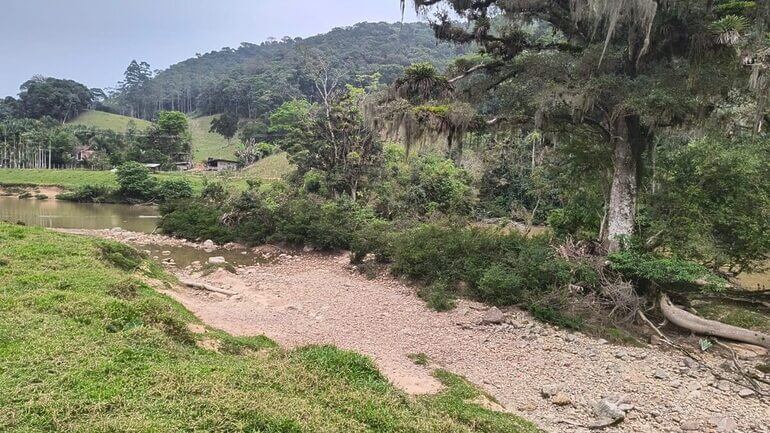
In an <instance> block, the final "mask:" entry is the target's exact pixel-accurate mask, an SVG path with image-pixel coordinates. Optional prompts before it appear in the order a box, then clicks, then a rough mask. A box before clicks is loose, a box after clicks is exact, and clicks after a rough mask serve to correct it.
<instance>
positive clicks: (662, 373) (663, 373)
mask: <svg viewBox="0 0 770 433" xmlns="http://www.w3.org/2000/svg"><path fill="white" fill-rule="evenodd" d="M655 379H660V380H666V379H668V373H666V370H663V369H662V368H659V369H657V370H656V371H655Z"/></svg>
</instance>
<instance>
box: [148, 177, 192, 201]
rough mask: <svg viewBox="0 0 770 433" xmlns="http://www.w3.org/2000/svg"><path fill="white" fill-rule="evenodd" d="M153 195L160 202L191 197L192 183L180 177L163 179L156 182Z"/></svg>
mask: <svg viewBox="0 0 770 433" xmlns="http://www.w3.org/2000/svg"><path fill="white" fill-rule="evenodd" d="M154 196H155V199H157V200H158V201H160V202H169V201H174V200H181V199H186V198H191V197H192V196H193V189H192V184H191V183H190V181H189V180H187V179H182V178H173V179H164V180H162V181H160V182H158V183H157V186H156V187H155V191H154Z"/></svg>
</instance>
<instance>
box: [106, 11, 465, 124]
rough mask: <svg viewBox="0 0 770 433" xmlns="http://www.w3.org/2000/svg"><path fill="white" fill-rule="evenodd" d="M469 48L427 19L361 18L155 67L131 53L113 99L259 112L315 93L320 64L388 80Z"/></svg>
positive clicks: (148, 108)
mask: <svg viewBox="0 0 770 433" xmlns="http://www.w3.org/2000/svg"><path fill="white" fill-rule="evenodd" d="M465 50H467V48H458V47H457V46H455V45H453V44H449V43H445V42H439V41H437V39H436V38H435V37H434V34H433V31H432V30H431V29H430V28H429V27H428V26H427V25H426V24H424V23H411V24H410V23H404V24H388V23H360V24H356V25H354V26H351V27H344V28H336V29H333V30H332V31H331V32H329V33H326V34H322V35H318V36H313V37H310V38H307V39H302V38H295V39H292V38H289V37H285V38H283V39H281V40H270V41H267V42H263V43H261V44H251V43H245V42H244V43H242V44H241V46H240V47H239V48H237V49H233V48H228V47H225V48H222V49H221V50H219V51H212V52H210V53H206V54H202V55H201V54H199V55H197V57H195V58H191V59H188V60H185V61H183V62H181V63H178V64H176V65H173V66H171V67H170V68H168V69H166V70H164V71H160V72H157V73H153V72H152V70H151V67H150V65H149V64H147V63H144V62H137V61H133V62H132V63H131V64H130V65H129V67H128V69H127V70H126V73H125V77H126V78H125V80H124V81H123V82H121V83H120V84H119V86H118V90H117V92H116V93H115V94H114V95H113V97H112V99H111V104H112V106H113V107H114V108H115V110H116V111H118V112H120V113H122V114H126V115H132V116H135V117H142V118H151V117H152V116H153V115H154V114H155V113H156V112H157V111H160V110H178V111H182V112H185V113H192V112H196V113H197V114H201V115H206V114H215V113H223V112H231V113H234V114H236V115H237V116H239V117H248V118H257V117H260V116H265V115H266V114H267V113H269V112H270V111H272V110H274V109H275V108H276V107H278V106H279V105H280V104H281V103H282V102H284V101H286V100H287V99H290V98H293V97H301V96H305V97H312V96H314V95H315V94H316V93H317V92H316V89H315V83H314V82H313V80H312V79H311V77H310V75H312V74H313V71H319V70H323V71H324V73H325V74H326V75H327V78H328V80H329V82H330V84H331V82H333V84H335V85H342V84H345V83H351V82H355V81H356V78H357V76H359V75H370V74H374V73H378V74H380V75H381V77H380V81H381V82H382V83H384V84H388V83H391V82H393V81H394V80H395V79H396V78H397V77H398V76H399V75H400V74H401V73H402V72H403V69H404V67H405V66H408V65H410V64H412V63H417V62H430V63H433V64H435V65H437V66H439V67H441V66H443V65H445V64H447V63H448V62H449V61H450V60H451V59H452V58H454V57H455V56H457V55H458V54H460V53H462V52H464V51H465Z"/></svg>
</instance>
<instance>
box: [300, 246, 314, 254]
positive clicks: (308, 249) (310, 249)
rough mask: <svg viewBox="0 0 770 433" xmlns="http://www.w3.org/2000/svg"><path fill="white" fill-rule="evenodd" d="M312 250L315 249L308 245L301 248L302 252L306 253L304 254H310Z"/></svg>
mask: <svg viewBox="0 0 770 433" xmlns="http://www.w3.org/2000/svg"><path fill="white" fill-rule="evenodd" d="M314 250H315V248H313V247H311V246H310V245H305V247H304V248H302V251H304V252H306V253H311V252H313V251H314Z"/></svg>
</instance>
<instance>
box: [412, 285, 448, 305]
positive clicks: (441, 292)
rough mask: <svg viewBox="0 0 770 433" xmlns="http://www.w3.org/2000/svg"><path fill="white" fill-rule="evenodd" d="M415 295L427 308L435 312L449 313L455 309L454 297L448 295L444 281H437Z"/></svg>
mask: <svg viewBox="0 0 770 433" xmlns="http://www.w3.org/2000/svg"><path fill="white" fill-rule="evenodd" d="M417 295H418V296H419V297H420V298H422V299H423V300H424V301H425V303H427V304H428V307H430V308H431V309H433V310H436V311H449V310H452V309H453V308H454V307H455V299H454V296H453V295H452V294H451V293H450V290H449V287H448V284H447V283H446V282H445V281H437V282H435V283H433V284H431V285H429V286H426V287H422V288H420V290H419V291H418V292H417Z"/></svg>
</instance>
